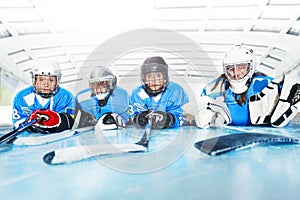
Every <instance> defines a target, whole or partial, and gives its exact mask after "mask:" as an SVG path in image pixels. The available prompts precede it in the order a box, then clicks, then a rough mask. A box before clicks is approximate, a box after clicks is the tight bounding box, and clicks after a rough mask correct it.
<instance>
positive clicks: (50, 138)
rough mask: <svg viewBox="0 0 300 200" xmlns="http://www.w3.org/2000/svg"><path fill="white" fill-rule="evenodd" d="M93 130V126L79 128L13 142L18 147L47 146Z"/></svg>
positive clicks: (18, 139)
mask: <svg viewBox="0 0 300 200" xmlns="http://www.w3.org/2000/svg"><path fill="white" fill-rule="evenodd" d="M93 128H94V127H93V126H89V127H84V128H79V129H75V130H65V131H63V132H60V133H51V134H47V135H42V136H31V137H28V136H27V137H19V138H17V139H16V140H14V141H13V144H14V145H17V146H37V145H45V144H49V143H52V142H56V141H59V140H63V139H67V138H70V137H72V136H76V135H79V134H80V133H83V132H86V131H90V130H92V129H93Z"/></svg>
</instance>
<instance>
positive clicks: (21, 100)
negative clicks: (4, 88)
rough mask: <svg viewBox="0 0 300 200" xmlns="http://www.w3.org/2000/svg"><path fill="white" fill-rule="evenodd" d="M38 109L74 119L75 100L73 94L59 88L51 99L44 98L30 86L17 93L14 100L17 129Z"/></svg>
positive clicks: (14, 117) (14, 120)
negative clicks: (64, 114)
mask: <svg viewBox="0 0 300 200" xmlns="http://www.w3.org/2000/svg"><path fill="white" fill-rule="evenodd" d="M37 109H50V110H53V111H55V112H57V113H67V114H70V115H71V116H72V117H74V112H75V99H74V96H73V95H72V93H71V92H69V91H68V90H66V89H64V88H61V87H59V88H58V91H57V93H56V94H55V95H54V96H52V97H50V98H42V97H41V96H39V95H37V94H36V93H35V91H34V87H33V86H29V87H27V88H25V89H23V90H21V91H20V92H18V93H17V95H16V96H15V98H14V100H13V114H12V121H13V124H14V126H15V127H18V126H19V124H20V123H22V122H24V121H25V120H26V119H27V118H28V117H29V116H30V114H31V113H32V112H33V111H35V110H37Z"/></svg>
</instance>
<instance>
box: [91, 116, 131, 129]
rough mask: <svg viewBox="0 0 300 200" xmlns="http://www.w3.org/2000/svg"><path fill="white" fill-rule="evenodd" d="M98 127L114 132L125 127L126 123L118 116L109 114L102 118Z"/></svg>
mask: <svg viewBox="0 0 300 200" xmlns="http://www.w3.org/2000/svg"><path fill="white" fill-rule="evenodd" d="M96 126H98V127H99V129H100V130H113V129H117V128H118V127H125V123H124V122H123V120H122V118H121V117H120V116H119V115H118V114H116V113H111V112H109V113H105V114H103V115H102V117H100V119H99V120H98V122H97V125H96Z"/></svg>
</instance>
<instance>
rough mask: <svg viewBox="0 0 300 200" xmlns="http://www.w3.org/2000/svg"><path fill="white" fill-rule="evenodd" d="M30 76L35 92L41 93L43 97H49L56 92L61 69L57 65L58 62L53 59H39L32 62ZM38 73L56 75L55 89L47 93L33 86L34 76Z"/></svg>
mask: <svg viewBox="0 0 300 200" xmlns="http://www.w3.org/2000/svg"><path fill="white" fill-rule="evenodd" d="M30 73H31V78H32V84H33V86H34V89H35V92H36V93H37V94H39V95H41V96H42V97H44V98H49V97H51V96H53V95H55V94H56V92H57V90H58V87H59V83H60V80H61V69H60V67H59V65H58V63H57V62H56V61H54V60H39V61H36V62H35V63H34V66H33V68H32V70H31V72H30ZM38 75H44V76H53V77H56V81H57V84H56V86H55V89H54V90H53V91H52V92H49V93H43V92H40V91H39V90H38V89H37V88H36V87H35V81H36V77H37V76H38Z"/></svg>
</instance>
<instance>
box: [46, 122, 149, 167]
mask: <svg viewBox="0 0 300 200" xmlns="http://www.w3.org/2000/svg"><path fill="white" fill-rule="evenodd" d="M151 122H152V120H151V118H149V119H148V123H147V124H146V127H145V131H144V134H143V136H142V138H141V139H140V140H139V141H138V142H136V143H134V144H95V145H83V146H74V147H67V148H61V149H57V150H55V151H51V152H49V153H47V154H45V155H44V157H43V160H44V162H45V163H47V164H49V165H58V164H66V163H72V162H77V161H81V160H84V159H88V158H92V157H96V156H105V155H118V154H125V153H138V152H146V151H148V144H149V135H150V132H151V124H152V123H151Z"/></svg>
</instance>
